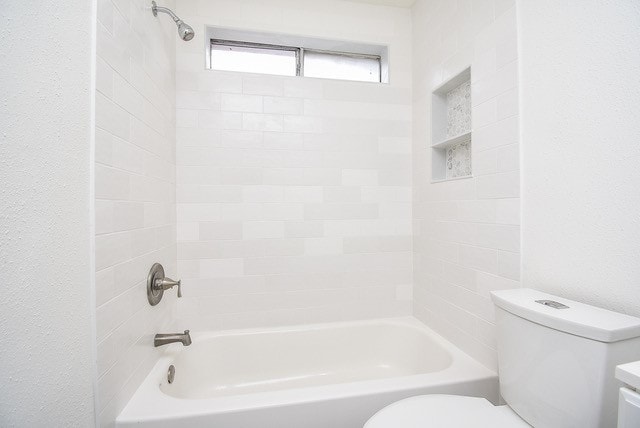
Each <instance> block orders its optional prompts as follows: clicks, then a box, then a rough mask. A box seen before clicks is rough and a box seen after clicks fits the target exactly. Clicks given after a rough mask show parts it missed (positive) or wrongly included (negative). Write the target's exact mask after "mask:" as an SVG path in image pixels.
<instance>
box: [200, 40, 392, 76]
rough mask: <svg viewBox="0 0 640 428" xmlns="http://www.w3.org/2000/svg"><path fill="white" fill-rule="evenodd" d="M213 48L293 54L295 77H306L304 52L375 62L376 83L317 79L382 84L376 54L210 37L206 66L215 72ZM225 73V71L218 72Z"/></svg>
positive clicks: (380, 59)
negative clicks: (376, 70) (235, 48)
mask: <svg viewBox="0 0 640 428" xmlns="http://www.w3.org/2000/svg"><path fill="white" fill-rule="evenodd" d="M214 46H230V47H241V48H250V49H264V50H280V51H289V52H295V57H296V74H295V76H296V77H306V76H305V75H304V55H305V53H306V52H313V53H320V54H325V55H334V56H342V57H348V58H355V59H369V60H375V61H377V63H378V79H377V80H376V81H366V80H351V79H335V78H331V77H317V78H320V79H323V78H324V79H331V80H341V81H352V82H365V83H384V82H383V81H382V66H383V63H382V56H381V55H376V54H365V53H353V52H341V51H334V50H328V49H315V48H305V47H303V46H295V45H277V44H270V43H257V42H248V41H242V40H228V39H218V38H214V37H211V38H210V42H209V49H208V59H209V61H208V62H209V63H208V64H207V65H208V67H209V69H211V70H216V69H215V68H214V67H213V61H212V56H213V55H212V51H213V48H214ZM218 71H225V70H218ZM256 73H258V74H267V73H259V72H256Z"/></svg>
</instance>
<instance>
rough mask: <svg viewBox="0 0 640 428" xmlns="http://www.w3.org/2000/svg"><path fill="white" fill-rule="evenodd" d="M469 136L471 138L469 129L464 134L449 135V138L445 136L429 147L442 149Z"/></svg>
mask: <svg viewBox="0 0 640 428" xmlns="http://www.w3.org/2000/svg"><path fill="white" fill-rule="evenodd" d="M470 138H471V131H467V132H465V133H464V134H458V135H456V136H455V137H450V138H447V139H446V140H442V141H439V142H437V143H435V144H432V145H431V147H432V148H434V149H436V148H441V149H444V148H446V147H449V146H454V145H456V144H458V143H461V142H463V141H465V140H467V139H470Z"/></svg>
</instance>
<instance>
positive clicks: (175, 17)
mask: <svg viewBox="0 0 640 428" xmlns="http://www.w3.org/2000/svg"><path fill="white" fill-rule="evenodd" d="M151 11H152V12H153V16H158V12H162V13H166V14H167V15H169V16H170V17H171V18H172V19H173V22H175V23H178V22H182V19H180V18H178V15H176V14H175V13H173V11H172V10H171V9H169V8H166V7H162V6H158V5H157V4H156V2H155V1H152V2H151Z"/></svg>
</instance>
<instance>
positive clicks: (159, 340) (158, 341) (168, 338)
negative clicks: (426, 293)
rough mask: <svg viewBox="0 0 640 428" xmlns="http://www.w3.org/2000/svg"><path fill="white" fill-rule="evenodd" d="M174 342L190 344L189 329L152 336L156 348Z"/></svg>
mask: <svg viewBox="0 0 640 428" xmlns="http://www.w3.org/2000/svg"><path fill="white" fill-rule="evenodd" d="M176 342H180V343H182V344H183V345H184V346H189V345H191V335H190V334H189V330H185V331H184V333H171V334H156V335H155V337H154V338H153V346H155V347H156V348H157V347H158V346H162V345H168V344H169V343H176Z"/></svg>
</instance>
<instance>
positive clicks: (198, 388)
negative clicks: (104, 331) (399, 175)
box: [116, 317, 498, 428]
mask: <svg viewBox="0 0 640 428" xmlns="http://www.w3.org/2000/svg"><path fill="white" fill-rule="evenodd" d="M192 339H193V344H192V345H191V346H189V347H183V346H182V345H180V344H171V345H169V346H168V347H167V350H166V353H165V354H164V356H163V357H162V358H161V359H160V360H159V361H158V363H157V364H156V365H155V366H154V368H153V369H152V370H151V372H150V373H149V375H148V376H147V378H146V379H145V380H144V381H143V383H142V384H141V385H140V387H139V388H138V390H137V391H136V392H135V394H134V395H133V397H132V398H131V400H130V401H129V403H128V404H127V406H126V407H125V409H124V410H123V411H122V413H121V414H120V415H119V416H118V418H117V420H116V426H117V427H132V426H135V427H154V428H156V427H162V428H169V427H187V426H188V427H221V428H234V427H238V428H254V427H255V428H258V427H259V428H271V427H273V428H289V427H291V428H298V427H304V428H327V427H331V428H361V427H362V426H363V425H364V423H365V422H366V421H367V419H368V418H369V417H371V416H372V415H373V414H374V413H375V412H376V411H378V410H380V409H381V408H382V407H384V406H386V405H388V404H390V403H392V402H394V401H397V400H400V399H403V398H406V397H409V396H412V395H418V394H429V393H441V394H463V395H473V396H478V397H485V398H487V399H489V400H491V401H493V402H495V401H496V400H497V398H498V378H497V376H496V373H494V372H492V371H491V370H489V369H487V368H485V367H484V366H482V365H480V364H479V363H478V362H476V361H475V360H473V359H471V358H470V357H469V356H467V355H466V354H464V353H463V352H461V351H460V350H459V349H457V348H456V347H454V346H453V345H451V344H450V343H449V342H447V341H446V340H444V339H443V338H442V337H440V336H439V335H437V334H436V333H434V332H433V331H432V330H430V329H429V328H427V327H426V326H425V325H424V324H422V323H420V322H419V321H418V320H416V319H414V318H410V317H408V318H394V319H383V320H372V321H358V322H345V323H329V324H318V325H306V326H297V327H281V328H270V329H260V330H235V331H226V332H201V333H192ZM171 365H173V366H174V367H175V378H174V381H173V383H171V384H169V383H168V381H167V370H168V368H169V366H171Z"/></svg>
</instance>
